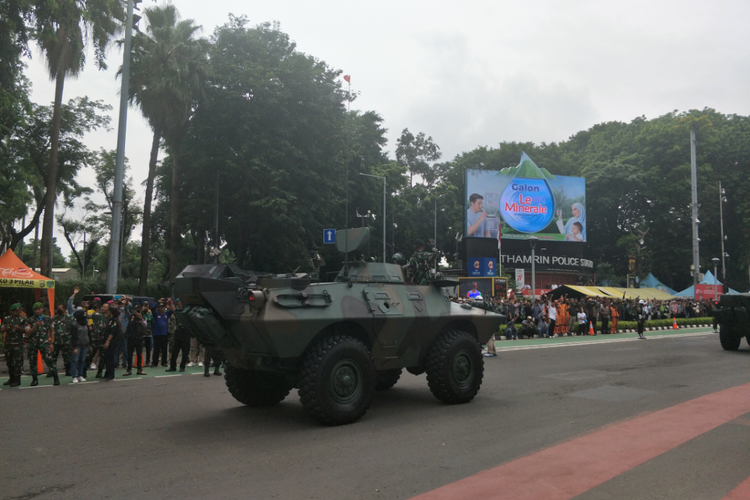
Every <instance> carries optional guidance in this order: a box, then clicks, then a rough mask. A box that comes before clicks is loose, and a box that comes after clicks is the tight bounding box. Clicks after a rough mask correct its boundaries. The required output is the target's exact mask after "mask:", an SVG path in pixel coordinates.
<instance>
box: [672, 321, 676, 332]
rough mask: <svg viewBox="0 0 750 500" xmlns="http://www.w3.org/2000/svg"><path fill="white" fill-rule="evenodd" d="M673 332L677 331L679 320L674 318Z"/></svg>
mask: <svg viewBox="0 0 750 500" xmlns="http://www.w3.org/2000/svg"><path fill="white" fill-rule="evenodd" d="M672 330H677V318H672Z"/></svg>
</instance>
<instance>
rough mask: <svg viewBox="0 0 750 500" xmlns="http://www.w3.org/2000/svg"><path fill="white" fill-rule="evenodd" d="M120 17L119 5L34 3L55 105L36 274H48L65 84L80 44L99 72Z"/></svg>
mask: <svg viewBox="0 0 750 500" xmlns="http://www.w3.org/2000/svg"><path fill="white" fill-rule="evenodd" d="M124 18H125V12H124V10H123V5H122V3H121V1H120V0H57V1H56V2H49V1H47V0H35V1H34V21H35V28H36V29H35V37H36V38H37V41H38V42H39V46H40V47H41V49H42V52H43V53H44V55H45V57H46V60H47V67H48V69H49V76H50V79H51V80H54V81H55V103H54V108H53V112H52V129H51V131H50V156H49V168H48V170H47V179H46V188H47V192H46V195H45V200H44V223H43V225H42V247H41V254H42V255H41V271H42V274H44V275H46V276H49V275H50V274H51V271H52V261H51V256H52V252H51V249H52V229H53V226H54V222H55V201H56V198H57V176H58V173H57V166H58V165H57V162H58V155H57V151H58V148H59V144H60V117H61V108H62V97H63V86H64V84H65V79H66V78H68V77H75V76H77V75H78V74H79V73H80V72H81V70H82V69H83V66H84V64H85V62H86V56H85V52H84V46H85V43H86V42H87V41H88V40H90V41H91V42H92V43H93V45H94V49H95V55H96V63H97V66H98V67H99V68H100V69H105V68H106V67H107V65H106V64H105V62H104V56H105V51H106V48H107V45H108V44H109V41H110V39H111V38H112V36H113V35H114V34H115V33H116V32H117V31H118V28H119V27H120V26H121V22H122V20H124Z"/></svg>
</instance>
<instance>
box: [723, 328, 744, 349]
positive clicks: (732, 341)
mask: <svg viewBox="0 0 750 500" xmlns="http://www.w3.org/2000/svg"><path fill="white" fill-rule="evenodd" d="M719 341H720V342H721V347H723V348H724V350H725V351H736V350H737V349H739V348H740V342H741V341H742V335H739V334H738V333H737V332H735V331H734V329H732V328H729V327H728V326H726V325H721V326H720V327H719Z"/></svg>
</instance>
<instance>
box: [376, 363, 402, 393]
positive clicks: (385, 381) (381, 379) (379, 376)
mask: <svg viewBox="0 0 750 500" xmlns="http://www.w3.org/2000/svg"><path fill="white" fill-rule="evenodd" d="M401 371H402V370H401V368H395V369H393V370H380V371H378V372H376V375H375V390H376V391H385V390H388V389H390V388H391V387H393V386H394V385H396V382H398V379H399V378H401Z"/></svg>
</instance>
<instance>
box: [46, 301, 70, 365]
mask: <svg viewBox="0 0 750 500" xmlns="http://www.w3.org/2000/svg"><path fill="white" fill-rule="evenodd" d="M72 324H73V320H72V319H71V318H69V317H67V316H60V315H55V317H54V318H52V328H53V329H54V330H55V345H54V346H53V347H52V354H51V355H50V358H51V359H52V363H53V364H54V365H55V366H57V357H58V356H59V355H60V353H62V358H63V363H64V364H65V373H68V371H69V370H70V356H71V354H72V348H71V347H70V326H71V325H72Z"/></svg>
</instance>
